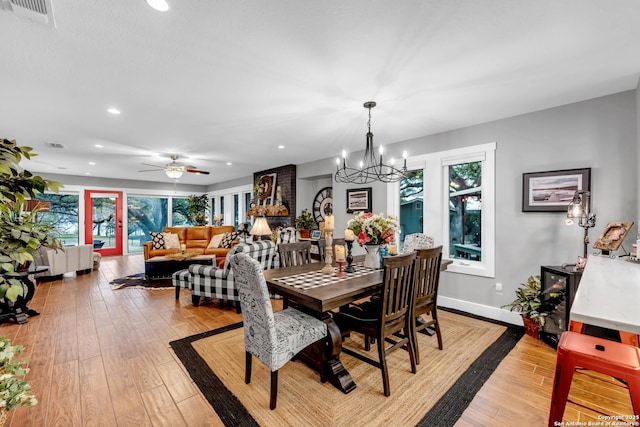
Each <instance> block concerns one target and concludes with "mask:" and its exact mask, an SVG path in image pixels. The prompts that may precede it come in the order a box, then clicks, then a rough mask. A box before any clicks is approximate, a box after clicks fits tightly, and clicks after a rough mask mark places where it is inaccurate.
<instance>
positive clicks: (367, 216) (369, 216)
mask: <svg viewBox="0 0 640 427" xmlns="http://www.w3.org/2000/svg"><path fill="white" fill-rule="evenodd" d="M371 217H373V212H366V213H364V214H362V219H368V218H371Z"/></svg>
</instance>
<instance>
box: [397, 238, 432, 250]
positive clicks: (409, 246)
mask: <svg viewBox="0 0 640 427" xmlns="http://www.w3.org/2000/svg"><path fill="white" fill-rule="evenodd" d="M432 247H433V237H431V236H427V235H426V234H424V233H413V234H407V235H406V236H405V237H404V244H403V246H402V253H404V254H408V253H409V252H413V251H415V250H416V249H427V248H432Z"/></svg>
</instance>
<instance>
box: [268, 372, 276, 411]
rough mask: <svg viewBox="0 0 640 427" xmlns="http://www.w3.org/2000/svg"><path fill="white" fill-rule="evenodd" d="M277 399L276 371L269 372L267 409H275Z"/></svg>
mask: <svg viewBox="0 0 640 427" xmlns="http://www.w3.org/2000/svg"><path fill="white" fill-rule="evenodd" d="M277 398H278V371H273V372H271V397H270V399H269V409H272V410H273V409H276V399H277Z"/></svg>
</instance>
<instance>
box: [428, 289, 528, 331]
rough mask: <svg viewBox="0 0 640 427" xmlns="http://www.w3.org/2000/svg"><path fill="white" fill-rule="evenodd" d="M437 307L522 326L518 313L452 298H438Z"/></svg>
mask: <svg viewBox="0 0 640 427" xmlns="http://www.w3.org/2000/svg"><path fill="white" fill-rule="evenodd" d="M438 306H439V307H446V308H453V309H455V310H460V311H464V312H467V313H471V314H475V315H476V316H482V317H486V318H488V319H493V320H498V321H500V322H505V323H510V324H512V325H516V326H523V324H522V317H520V314H519V313H516V312H512V311H508V310H503V309H501V308H497V307H490V306H488V305H482V304H476V303H474V302H469V301H463V300H459V299H454V298H448V297H443V296H438Z"/></svg>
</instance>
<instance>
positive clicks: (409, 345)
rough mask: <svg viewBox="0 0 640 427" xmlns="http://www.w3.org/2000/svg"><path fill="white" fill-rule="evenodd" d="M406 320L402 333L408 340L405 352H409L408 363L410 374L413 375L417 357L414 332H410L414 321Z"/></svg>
mask: <svg viewBox="0 0 640 427" xmlns="http://www.w3.org/2000/svg"><path fill="white" fill-rule="evenodd" d="M407 320H408V321H407V323H406V324H405V327H404V333H405V335H406V336H407V339H408V340H409V342H408V343H407V350H408V351H409V361H411V373H412V374H415V373H416V372H417V369H416V365H417V358H418V356H417V353H416V352H417V350H418V343H417V342H416V341H414V338H415V336H416V334H415V331H413V332H412V329H413V323H414V320H413V319H410V318H407Z"/></svg>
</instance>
